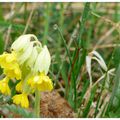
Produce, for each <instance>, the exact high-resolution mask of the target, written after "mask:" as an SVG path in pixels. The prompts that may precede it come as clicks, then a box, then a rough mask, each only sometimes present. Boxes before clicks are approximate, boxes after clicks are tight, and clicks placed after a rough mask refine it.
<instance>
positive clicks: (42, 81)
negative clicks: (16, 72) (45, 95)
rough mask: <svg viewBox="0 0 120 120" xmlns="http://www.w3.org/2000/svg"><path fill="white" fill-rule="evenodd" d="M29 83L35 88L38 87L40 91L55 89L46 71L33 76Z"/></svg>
mask: <svg viewBox="0 0 120 120" xmlns="http://www.w3.org/2000/svg"><path fill="white" fill-rule="evenodd" d="M28 84H29V85H30V86H31V88H33V89H38V90H39V91H41V92H42V91H51V90H52V89H53V83H52V81H51V79H50V78H49V77H48V76H46V75H45V74H44V73H40V75H36V76H33V77H31V78H30V79H29V80H28Z"/></svg>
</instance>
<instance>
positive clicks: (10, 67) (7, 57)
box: [0, 51, 21, 79]
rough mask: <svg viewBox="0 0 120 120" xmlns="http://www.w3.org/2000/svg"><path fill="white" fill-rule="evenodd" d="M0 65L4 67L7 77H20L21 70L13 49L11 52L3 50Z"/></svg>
mask: <svg viewBox="0 0 120 120" xmlns="http://www.w3.org/2000/svg"><path fill="white" fill-rule="evenodd" d="M0 66H1V67H2V68H3V69H4V74H6V75H7V77H9V78H16V79H21V70H20V67H19V64H18V62H17V57H16V53H15V52H14V51H12V53H6V52H4V53H3V54H2V55H0Z"/></svg>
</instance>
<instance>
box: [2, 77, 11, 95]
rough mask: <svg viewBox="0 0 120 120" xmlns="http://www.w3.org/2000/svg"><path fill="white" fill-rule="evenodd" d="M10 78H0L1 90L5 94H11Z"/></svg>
mask: <svg viewBox="0 0 120 120" xmlns="http://www.w3.org/2000/svg"><path fill="white" fill-rule="evenodd" d="M8 82H9V78H8V77H5V78H4V79H3V80H0V92H1V93H2V94H4V95H10V94H11V91H10V88H9V86H8Z"/></svg>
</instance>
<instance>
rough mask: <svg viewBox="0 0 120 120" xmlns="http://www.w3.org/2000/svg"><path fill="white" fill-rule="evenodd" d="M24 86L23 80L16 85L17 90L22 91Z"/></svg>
mask: <svg viewBox="0 0 120 120" xmlns="http://www.w3.org/2000/svg"><path fill="white" fill-rule="evenodd" d="M22 86H23V81H20V82H19V83H18V84H17V85H16V87H15V89H16V91H18V92H22Z"/></svg>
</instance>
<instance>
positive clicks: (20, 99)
mask: <svg viewBox="0 0 120 120" xmlns="http://www.w3.org/2000/svg"><path fill="white" fill-rule="evenodd" d="M12 99H13V103H14V104H16V105H20V106H21V107H23V108H28V107H29V100H28V95H27V94H26V93H22V94H18V95H15V96H13V98H12Z"/></svg>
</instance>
